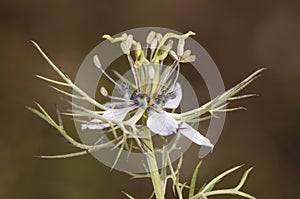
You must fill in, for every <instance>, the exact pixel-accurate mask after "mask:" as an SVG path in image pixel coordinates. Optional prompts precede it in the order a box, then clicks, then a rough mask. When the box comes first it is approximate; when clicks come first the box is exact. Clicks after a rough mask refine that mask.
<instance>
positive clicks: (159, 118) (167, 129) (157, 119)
mask: <svg viewBox="0 0 300 199" xmlns="http://www.w3.org/2000/svg"><path fill="white" fill-rule="evenodd" d="M147 127H148V128H149V129H150V130H151V131H152V132H153V133H156V134H159V135H163V136H167V135H171V134H172V133H173V132H175V131H176V130H177V128H178V122H177V121H176V120H175V119H174V118H173V117H172V116H171V115H169V114H168V113H167V112H165V111H161V112H157V111H155V110H151V109H150V110H149V118H148V120H147Z"/></svg>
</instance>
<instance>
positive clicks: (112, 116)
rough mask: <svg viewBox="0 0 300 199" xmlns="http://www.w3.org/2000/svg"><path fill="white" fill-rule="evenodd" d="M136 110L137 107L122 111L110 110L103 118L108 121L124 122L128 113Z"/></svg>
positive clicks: (121, 109) (105, 112)
mask: <svg viewBox="0 0 300 199" xmlns="http://www.w3.org/2000/svg"><path fill="white" fill-rule="evenodd" d="M136 108H137V107H135V106H130V107H126V108H120V109H109V110H107V111H104V113H103V115H102V117H105V118H106V119H109V120H116V121H123V120H124V118H125V117H126V115H127V113H128V112H129V111H132V110H133V109H136Z"/></svg>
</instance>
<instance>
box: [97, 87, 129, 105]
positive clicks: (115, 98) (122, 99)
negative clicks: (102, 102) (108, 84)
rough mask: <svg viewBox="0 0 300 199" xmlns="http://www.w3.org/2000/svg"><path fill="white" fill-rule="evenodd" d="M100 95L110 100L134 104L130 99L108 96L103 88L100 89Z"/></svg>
mask: <svg viewBox="0 0 300 199" xmlns="http://www.w3.org/2000/svg"><path fill="white" fill-rule="evenodd" d="M100 93H101V94H102V95H103V96H104V97H108V98H110V99H114V100H120V101H125V102H132V101H131V100H130V99H129V98H128V99H127V98H121V97H115V96H111V95H108V92H107V90H106V89H105V88H104V87H103V86H102V87H101V89H100Z"/></svg>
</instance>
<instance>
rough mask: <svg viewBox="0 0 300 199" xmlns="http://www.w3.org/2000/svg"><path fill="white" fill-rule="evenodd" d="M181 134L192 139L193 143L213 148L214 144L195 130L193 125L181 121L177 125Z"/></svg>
mask: <svg viewBox="0 0 300 199" xmlns="http://www.w3.org/2000/svg"><path fill="white" fill-rule="evenodd" d="M178 132H180V133H181V134H182V135H184V136H185V137H187V138H188V139H190V140H191V141H193V142H194V143H195V144H198V145H202V146H207V147H210V148H213V147H214V145H213V144H212V143H211V142H210V140H209V139H208V138H206V137H204V136H203V135H201V134H200V133H199V132H198V131H196V130H195V129H194V128H193V127H191V126H190V125H188V124H187V123H185V122H183V123H181V124H180V125H179V130H178Z"/></svg>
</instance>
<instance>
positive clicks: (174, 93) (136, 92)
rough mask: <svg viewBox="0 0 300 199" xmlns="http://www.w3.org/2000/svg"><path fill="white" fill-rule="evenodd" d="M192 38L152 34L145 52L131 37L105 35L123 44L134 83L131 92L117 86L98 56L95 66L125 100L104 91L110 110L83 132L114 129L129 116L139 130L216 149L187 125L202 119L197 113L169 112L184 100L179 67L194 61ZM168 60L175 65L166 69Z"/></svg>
mask: <svg viewBox="0 0 300 199" xmlns="http://www.w3.org/2000/svg"><path fill="white" fill-rule="evenodd" d="M191 35H194V33H193V32H191V31H190V32H188V33H186V34H183V35H176V34H173V33H167V34H166V35H165V36H164V37H162V36H161V34H159V33H155V32H150V33H149V35H148V37H147V39H146V43H147V47H146V48H145V49H142V47H141V44H140V43H139V42H137V41H135V40H134V38H133V36H132V35H127V34H123V35H122V36H121V37H118V38H111V37H110V36H109V35H104V36H103V38H106V39H108V40H109V41H111V42H112V43H115V42H120V47H121V49H122V51H123V52H124V54H125V55H126V56H127V58H128V62H129V67H130V70H131V72H132V74H133V77H134V78H133V79H134V82H133V83H130V85H131V87H132V89H131V88H130V87H129V86H126V84H119V83H117V82H116V81H115V80H114V79H113V78H112V77H110V76H109V75H108V74H107V73H106V72H105V71H104V70H103V68H102V66H101V63H100V60H99V58H98V56H97V55H95V56H94V59H93V61H94V64H95V66H97V68H99V69H100V70H101V72H102V73H103V74H104V75H105V76H106V77H107V78H108V79H110V80H111V81H112V82H113V83H114V84H115V86H116V87H117V90H118V91H119V93H120V94H121V95H122V97H116V96H110V95H109V94H108V91H107V90H106V89H105V88H104V87H102V88H101V94H102V95H103V96H105V97H107V98H110V99H112V100H114V101H113V102H111V103H106V104H104V106H105V107H107V109H106V110H105V111H103V112H102V114H101V115H99V117H98V118H95V119H92V120H91V121H89V122H87V123H83V124H82V125H81V128H82V129H83V130H85V129H91V130H102V129H105V128H112V127H113V126H114V125H119V126H120V125H122V123H126V122H128V120H125V118H126V116H127V115H129V114H130V115H133V116H132V117H133V118H131V119H130V121H131V122H132V124H133V125H136V126H138V127H137V128H145V127H146V128H149V129H150V130H151V132H153V133H154V134H158V135H161V136H169V135H171V134H174V133H180V134H182V135H184V136H185V137H187V138H188V139H190V140H191V141H192V142H194V143H195V144H198V145H202V146H206V147H210V148H213V144H212V143H211V142H210V140H209V139H208V138H206V137H204V136H203V135H202V134H201V133H199V132H198V131H197V130H195V129H194V128H193V127H191V126H190V125H189V124H188V122H189V121H194V120H195V118H197V117H199V115H198V114H197V110H195V111H190V112H188V113H187V114H185V115H181V114H177V113H171V112H168V110H171V109H176V108H178V107H179V105H180V102H181V99H182V97H183V92H182V88H181V85H180V83H179V82H178V77H179V73H180V64H182V63H188V62H192V61H194V60H195V56H194V55H191V51H190V50H186V49H185V40H186V39H187V38H188V37H189V36H191ZM173 39H177V40H178V45H177V51H176V52H175V51H174V50H172V47H173ZM168 56H170V57H171V58H172V63H171V64H170V65H167V66H165V65H164V64H163V61H164V60H165V59H166V58H167V57H168ZM126 81H128V80H126ZM195 113H196V114H195ZM142 117H146V122H145V124H142V125H144V126H142V127H141V124H137V122H138V121H139V120H140V119H141V118H142ZM99 118H100V119H99Z"/></svg>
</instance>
